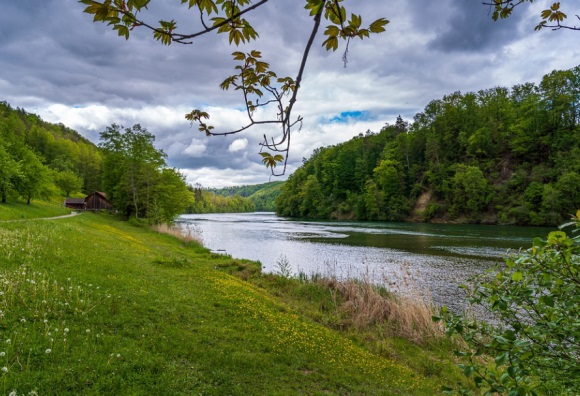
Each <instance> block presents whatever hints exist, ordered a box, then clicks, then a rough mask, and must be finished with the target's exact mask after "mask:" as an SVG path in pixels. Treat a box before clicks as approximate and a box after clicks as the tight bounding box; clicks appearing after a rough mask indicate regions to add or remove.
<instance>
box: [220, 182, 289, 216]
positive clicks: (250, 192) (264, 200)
mask: <svg viewBox="0 0 580 396" xmlns="http://www.w3.org/2000/svg"><path fill="white" fill-rule="evenodd" d="M283 184H284V182H283V181H274V182H268V183H262V184H253V185H248V186H235V187H224V188H220V189H213V190H211V191H213V192H214V193H216V194H219V195H223V196H224V197H233V196H235V195H240V196H242V197H245V198H248V199H249V200H250V201H252V202H253V203H254V206H255V211H257V212H274V211H276V198H278V196H279V195H280V192H281V191H282V185H283Z"/></svg>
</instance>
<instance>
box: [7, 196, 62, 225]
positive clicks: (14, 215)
mask: <svg viewBox="0 0 580 396" xmlns="http://www.w3.org/2000/svg"><path fill="white" fill-rule="evenodd" d="M62 201H64V199H63V200H62ZM70 212H71V210H70V209H69V208H65V207H64V206H63V205H62V202H58V203H57V202H44V201H36V200H34V201H32V203H31V205H26V202H23V201H10V202H7V203H1V204H0V221H2V220H19V219H35V218H39V217H52V216H62V215H65V214H69V213H70Z"/></svg>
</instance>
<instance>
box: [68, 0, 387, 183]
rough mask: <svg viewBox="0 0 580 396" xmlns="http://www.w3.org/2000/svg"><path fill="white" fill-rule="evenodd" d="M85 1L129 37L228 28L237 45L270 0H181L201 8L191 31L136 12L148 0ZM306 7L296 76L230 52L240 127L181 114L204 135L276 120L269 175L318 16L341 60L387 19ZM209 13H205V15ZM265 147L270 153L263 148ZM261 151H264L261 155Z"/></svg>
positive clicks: (174, 37) (178, 36)
mask: <svg viewBox="0 0 580 396" xmlns="http://www.w3.org/2000/svg"><path fill="white" fill-rule="evenodd" d="M79 1H80V2H81V3H83V4H85V5H86V6H87V7H86V8H85V10H84V11H85V12H86V13H88V14H91V15H93V21H94V22H102V23H106V24H108V25H109V26H112V29H113V30H115V31H117V34H118V35H119V36H122V37H125V39H128V38H129V37H130V32H131V31H132V30H133V29H135V28H146V29H149V30H151V31H152V32H153V38H154V39H155V40H157V41H159V42H160V43H162V44H164V45H170V44H171V43H179V44H192V43H193V39H195V38H197V37H199V36H201V35H204V34H207V33H210V32H213V31H216V32H217V33H218V34H219V33H222V34H227V35H228V39H229V43H230V45H236V46H239V45H240V44H242V43H248V42H250V41H252V40H257V39H258V37H259V35H258V32H256V31H255V30H254V28H253V27H252V25H251V24H250V22H249V21H248V20H247V19H244V18H242V17H243V16H245V15H246V14H249V13H250V12H251V11H254V10H256V9H257V8H258V7H261V6H262V5H264V4H266V3H267V2H268V1H269V0H260V1H258V2H256V3H255V4H251V1H250V0H181V4H186V5H187V7H188V8H189V9H196V10H197V12H198V13H199V18H200V24H201V28H200V29H199V30H198V31H197V32H194V33H188V34H186V33H181V32H178V27H177V23H176V22H175V20H168V21H167V20H161V21H159V25H158V26H154V25H153V24H151V23H149V22H146V21H145V20H144V19H142V18H140V17H139V15H140V13H142V12H144V11H145V10H147V6H148V5H149V4H150V2H151V0H102V1H96V0H79ZM305 1H306V5H305V8H306V9H307V10H308V11H309V12H310V16H311V17H313V18H312V29H311V32H310V35H309V37H308V41H307V42H306V45H305V48H304V52H303V55H302V59H301V62H300V67H299V70H298V73H297V75H296V78H292V77H278V76H277V75H276V73H275V72H273V71H272V70H270V65H269V64H268V63H267V62H264V61H263V60H262V55H261V52H260V51H257V50H251V51H250V52H248V53H243V52H239V51H236V52H234V53H233V54H232V56H233V58H234V60H235V61H238V62H240V64H238V65H237V66H236V67H235V70H236V74H234V75H232V76H229V77H227V78H226V79H225V80H224V81H223V82H222V83H221V84H220V88H221V89H223V90H229V89H233V90H236V91H240V92H241V93H242V96H243V101H244V104H245V107H246V115H247V117H248V122H247V123H246V124H245V125H243V126H241V127H240V128H238V129H235V130H230V131H224V132H216V131H215V128H214V127H213V126H212V125H208V123H207V120H208V119H209V117H210V116H209V114H208V113H207V112H204V111H201V110H198V109H194V110H192V111H191V112H190V113H188V114H186V116H185V118H186V119H187V120H189V121H190V122H191V123H192V124H194V123H195V124H197V125H198V129H199V131H200V132H202V133H205V134H206V135H207V136H216V135H220V136H225V135H233V134H237V133H241V132H243V131H245V130H247V129H249V128H251V127H253V126H256V125H277V126H278V127H279V128H280V134H279V135H278V136H277V137H268V136H266V135H264V139H263V141H262V142H261V143H260V146H261V150H260V155H262V157H263V161H262V162H263V163H264V164H265V165H266V167H267V168H268V167H269V168H270V169H271V172H272V175H275V176H279V175H283V174H284V173H285V171H286V165H287V161H288V152H289V149H290V138H291V131H292V128H294V127H295V126H296V125H300V126H301V125H302V121H303V119H302V117H301V116H297V117H295V118H293V117H292V109H293V107H294V104H295V103H296V99H297V94H298V90H299V88H300V84H301V82H302V78H303V75H304V70H305V67H306V61H307V59H308V56H309V54H310V51H311V48H312V44H313V42H314V39H315V37H316V35H317V34H318V30H319V27H320V24H321V20H322V17H324V18H325V19H326V20H327V21H329V22H330V25H329V26H327V27H326V30H325V32H324V35H325V36H326V37H327V38H326V40H325V41H324V42H323V44H322V45H323V47H324V48H325V49H326V50H331V49H332V50H333V51H336V50H337V48H338V43H339V39H341V40H344V41H346V50H345V53H344V56H343V60H344V61H345V65H346V54H347V52H348V44H349V42H350V39H352V38H360V39H364V38H365V37H370V35H371V34H378V33H382V32H383V31H385V28H384V27H385V25H387V24H388V23H389V21H387V20H386V19H384V18H380V19H377V20H376V21H374V22H372V23H371V24H370V25H369V26H368V27H366V28H363V27H362V17H361V16H360V15H356V14H354V13H352V14H351V17H350V19H348V18H347V11H346V9H345V7H344V6H342V5H341V3H343V1H344V0H305ZM208 18H209V19H208ZM269 106H274V107H275V109H276V117H273V118H272V119H264V120H262V119H257V118H256V111H257V110H258V109H260V108H266V107H269ZM263 149H267V150H269V151H271V152H274V154H273V155H272V154H270V153H267V152H262V150H263ZM265 154H268V155H267V156H265ZM281 162H283V168H282V171H281V173H275V172H274V168H275V167H276V164H278V163H281Z"/></svg>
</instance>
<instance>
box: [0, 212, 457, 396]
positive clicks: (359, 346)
mask: <svg viewBox="0 0 580 396" xmlns="http://www.w3.org/2000/svg"><path fill="white" fill-rule="evenodd" d="M0 260H1V263H2V265H1V269H0V273H1V278H0V285H1V286H0V289H1V290H0V292H1V293H2V294H1V295H0V306H1V307H0V310H1V311H2V312H1V314H0V370H1V371H0V391H2V392H3V393H4V394H7V393H8V392H10V391H12V390H14V389H15V390H17V392H18V394H27V393H28V392H31V391H36V392H37V393H38V394H42V395H45V394H58V395H63V394H75V395H76V394H143V395H156V394H163V395H174V394H184V395H192V394H200V395H201V394H203V395H238V394H239V395H241V394H244V395H253V394H256V395H295V394H309V395H318V394H320V395H326V394H360V395H414V394H415V395H423V394H425V395H427V394H433V393H438V390H439V389H440V387H441V385H442V383H447V382H448V381H454V380H453V379H449V378H447V377H448V375H452V376H454V374H453V373H451V371H446V370H443V369H442V367H449V365H448V364H447V363H444V362H442V360H441V359H442V357H441V356H443V355H448V354H449V349H448V347H446V346H444V345H442V344H437V343H433V344H431V345H430V346H429V347H419V346H416V345H414V344H412V343H409V342H407V341H404V340H402V339H400V338H392V339H388V340H387V339H385V338H384V337H382V338H379V337H373V336H372V334H373V332H376V331H377V330H376V328H374V329H369V330H365V331H366V334H367V336H365V337H361V336H360V334H363V333H364V332H356V331H354V330H353V329H354V328H350V327H348V326H347V327H345V328H344V329H343V330H341V329H340V327H341V325H340V322H341V321H342V320H340V321H337V322H333V321H330V320H327V319H325V315H326V314H319V315H318V317H317V314H315V312H316V309H315V306H313V305H312V304H311V303H309V302H308V298H305V294H304V291H303V290H302V291H300V290H301V289H300V287H292V285H291V282H294V281H288V280H281V279H280V278H275V277H267V276H262V277H251V276H249V275H248V274H250V273H255V272H257V268H256V264H252V263H249V262H245V261H242V260H233V259H231V258H229V257H225V256H221V255H215V254H212V253H211V252H209V251H208V250H206V249H204V248H202V247H200V246H199V245H197V244H195V243H193V242H183V241H180V240H177V239H175V238H173V237H171V236H169V235H162V234H158V233H155V232H152V231H150V230H147V229H144V228H137V227H134V226H131V225H130V224H127V223H124V222H120V221H118V220H116V219H115V218H113V217H110V216H108V215H102V214H92V213H85V214H82V215H81V216H76V217H73V218H65V219H58V220H53V221H36V220H28V221H22V222H7V223H0ZM233 269H235V271H234V270H233ZM228 270H230V271H231V272H238V273H240V274H244V273H245V274H246V275H245V276H246V277H247V278H253V279H254V280H255V281H254V283H250V282H248V281H244V280H242V279H240V277H237V276H233V275H230V274H228V273H227V272H228ZM257 279H261V280H259V281H258V280H257ZM260 282H261V284H259V283H260ZM295 286H296V285H295ZM317 301H318V300H317ZM316 304H318V303H316ZM327 311H328V310H327ZM328 312H331V311H328ZM321 315H322V316H321ZM438 348H440V350H439V353H438V352H437V350H438ZM402 354H409V356H401V355H402ZM450 373H451V374H450Z"/></svg>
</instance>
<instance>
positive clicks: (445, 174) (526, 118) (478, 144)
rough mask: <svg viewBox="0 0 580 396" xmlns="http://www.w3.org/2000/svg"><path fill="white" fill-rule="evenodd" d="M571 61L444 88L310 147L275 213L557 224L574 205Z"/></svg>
mask: <svg viewBox="0 0 580 396" xmlns="http://www.w3.org/2000/svg"><path fill="white" fill-rule="evenodd" d="M579 99H580V66H579V67H575V68H573V69H570V70H556V71H553V72H551V73H549V74H547V75H545V76H544V77H543V78H542V80H541V82H540V83H539V85H537V84H535V83H524V84H520V85H516V86H513V87H512V88H504V87H494V88H489V89H485V90H480V91H478V92H468V93H461V92H454V93H451V94H449V95H446V96H444V97H443V98H441V99H435V100H432V101H431V102H429V103H428V104H427V106H426V107H425V109H424V110H423V112H420V113H418V114H416V115H415V116H414V118H413V121H412V122H407V121H404V120H403V119H402V118H401V117H400V116H399V117H398V119H397V121H396V123H395V124H394V125H388V124H387V125H386V126H385V127H384V128H382V129H381V131H380V132H378V133H374V132H371V131H367V132H366V133H365V134H362V133H361V134H359V135H358V136H355V137H354V138H353V139H351V140H350V141H348V142H345V143H342V144H338V145H335V146H329V147H323V148H319V149H317V150H315V152H314V153H313V154H312V156H311V157H310V158H308V159H306V160H304V162H303V164H302V166H301V167H300V168H299V169H298V170H297V171H296V172H294V173H293V174H292V175H291V176H290V177H289V178H288V180H287V182H286V183H285V184H284V186H283V187H282V193H281V195H280V196H279V197H278V199H277V213H278V214H279V215H281V216H289V217H303V218H321V219H328V218H332V219H357V220H385V221H431V222H464V223H485V224H517V225H557V224H560V223H561V222H562V221H563V220H564V219H568V218H569V217H570V216H569V215H570V214H571V213H573V212H575V210H576V209H577V208H580V127H579V125H578V122H579V119H580V108H579V103H578V101H579Z"/></svg>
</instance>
